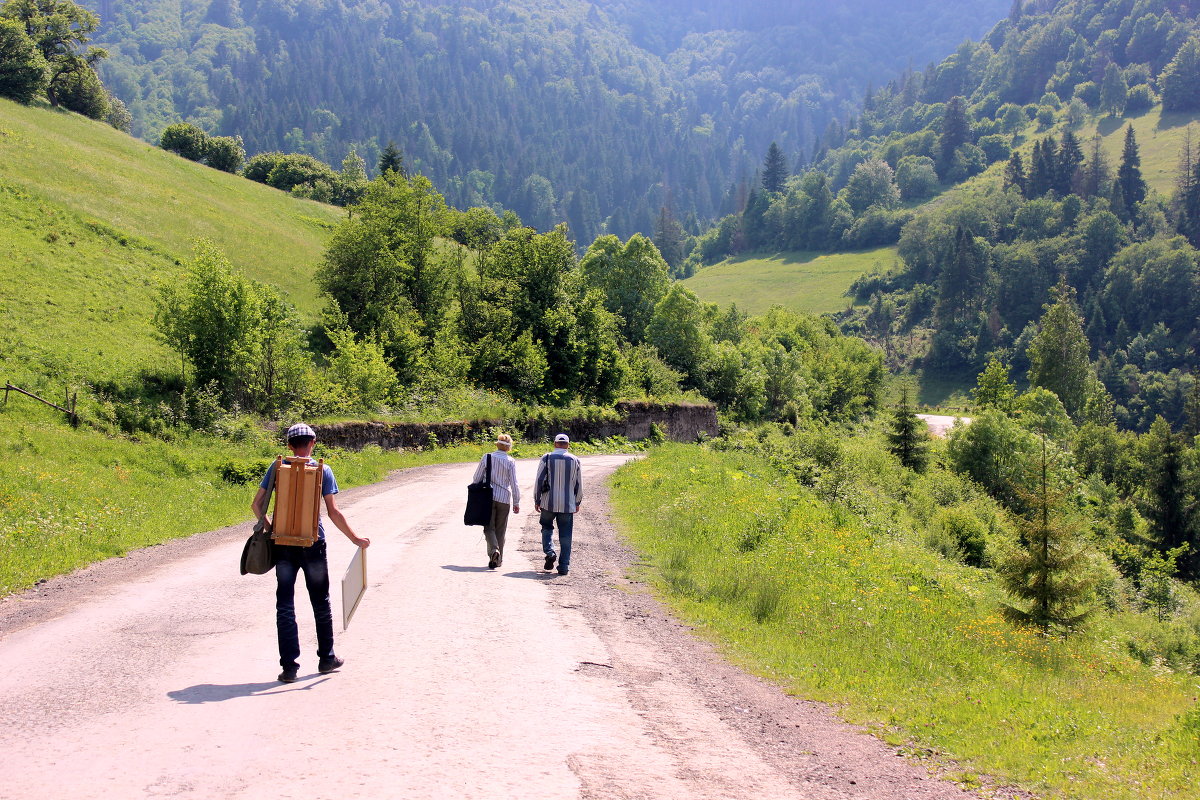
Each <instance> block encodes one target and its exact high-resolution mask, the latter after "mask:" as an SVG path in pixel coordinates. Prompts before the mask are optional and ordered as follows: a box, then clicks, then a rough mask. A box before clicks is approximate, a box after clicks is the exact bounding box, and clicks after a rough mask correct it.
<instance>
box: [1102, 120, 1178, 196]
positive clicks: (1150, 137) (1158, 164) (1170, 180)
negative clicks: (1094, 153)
mask: <svg viewBox="0 0 1200 800" xmlns="http://www.w3.org/2000/svg"><path fill="white" fill-rule="evenodd" d="M1197 119H1200V117H1198V116H1197V115H1195V114H1164V113H1162V107H1161V106H1155V107H1154V108H1153V109H1152V110H1151V111H1148V112H1146V113H1145V114H1143V115H1141V116H1140V117H1132V118H1126V119H1112V118H1105V119H1100V120H1098V121H1096V122H1094V123H1092V124H1090V125H1088V126H1086V127H1085V128H1084V129H1083V130H1081V131H1080V132H1079V139H1080V141H1081V142H1082V143H1083V144H1084V145H1085V148H1084V149H1085V152H1090V151H1088V150H1087V147H1086V144H1087V142H1088V141H1089V140H1090V139H1091V138H1092V136H1094V135H1095V134H1096V132H1097V131H1098V132H1099V133H1100V135H1101V136H1102V137H1104V154H1105V155H1106V156H1107V157H1108V161H1109V164H1110V165H1112V166H1113V167H1114V169H1115V167H1116V165H1117V164H1119V163H1120V162H1121V148H1122V147H1123V146H1124V144H1125V126H1126V125H1130V124H1132V125H1133V134H1134V136H1135V137H1136V139H1137V143H1138V154H1139V155H1140V156H1141V158H1142V177H1143V178H1145V179H1146V183H1147V184H1148V185H1149V186H1150V187H1151V188H1153V189H1154V190H1155V191H1157V192H1158V193H1159V194H1161V195H1163V196H1164V197H1170V196H1171V195H1172V194H1174V192H1175V173H1176V172H1177V171H1178V170H1179V154H1180V151H1181V150H1182V149H1183V142H1184V137H1185V136H1186V135H1187V129H1188V126H1189V125H1191V124H1193V123H1195V122H1196V121H1197ZM1198 135H1200V132H1198V131H1196V130H1193V138H1192V142H1193V146H1194V145H1195V143H1196V142H1197V141H1200V140H1198V139H1197V138H1196V136H1198Z"/></svg>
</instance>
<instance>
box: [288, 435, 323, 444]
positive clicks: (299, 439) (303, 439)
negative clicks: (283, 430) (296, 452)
mask: <svg viewBox="0 0 1200 800" xmlns="http://www.w3.org/2000/svg"><path fill="white" fill-rule="evenodd" d="M316 440H317V437H315V436H293V437H292V438H291V439H288V441H287V443H288V446H289V447H303V446H304V445H306V444H310V443H312V442H315V441H316Z"/></svg>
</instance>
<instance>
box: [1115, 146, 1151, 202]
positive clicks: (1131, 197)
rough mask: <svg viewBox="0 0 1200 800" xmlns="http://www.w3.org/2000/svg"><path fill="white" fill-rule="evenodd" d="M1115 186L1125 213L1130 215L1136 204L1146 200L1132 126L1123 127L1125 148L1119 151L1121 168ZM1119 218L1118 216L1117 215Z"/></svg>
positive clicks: (1118, 170) (1144, 185)
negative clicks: (1119, 193)
mask: <svg viewBox="0 0 1200 800" xmlns="http://www.w3.org/2000/svg"><path fill="white" fill-rule="evenodd" d="M1117 186H1118V187H1119V189H1120V192H1121V202H1122V203H1123V205H1124V206H1125V209H1126V213H1128V214H1130V215H1132V214H1133V212H1134V209H1135V208H1136V207H1137V204H1138V203H1140V202H1142V201H1143V200H1145V199H1146V181H1145V180H1143V179H1142V158H1141V156H1139V155H1138V146H1137V139H1136V137H1135V136H1134V134H1133V125H1126V126H1125V146H1124V147H1123V148H1122V149H1121V166H1120V167H1118V168H1117ZM1118 216H1119V215H1118Z"/></svg>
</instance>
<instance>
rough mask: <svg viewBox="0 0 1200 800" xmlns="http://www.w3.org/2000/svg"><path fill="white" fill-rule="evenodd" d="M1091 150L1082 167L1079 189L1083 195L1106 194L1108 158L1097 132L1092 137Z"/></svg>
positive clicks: (1098, 195) (1108, 176)
mask: <svg viewBox="0 0 1200 800" xmlns="http://www.w3.org/2000/svg"><path fill="white" fill-rule="evenodd" d="M1091 150H1092V152H1091V154H1090V155H1089V156H1088V159H1087V163H1086V164H1085V165H1084V167H1083V175H1082V177H1081V181H1080V191H1082V192H1083V196H1084V197H1100V196H1103V195H1105V194H1106V192H1105V187H1106V186H1107V185H1108V181H1109V178H1110V173H1109V166H1108V158H1107V157H1106V156H1105V155H1104V139H1103V138H1101V137H1100V135H1099V134H1097V135H1096V136H1093V137H1092V148H1091Z"/></svg>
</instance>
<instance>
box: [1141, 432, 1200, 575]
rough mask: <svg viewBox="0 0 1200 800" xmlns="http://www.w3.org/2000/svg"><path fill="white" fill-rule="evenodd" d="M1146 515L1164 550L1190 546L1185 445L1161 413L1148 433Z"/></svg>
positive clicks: (1191, 572) (1191, 565) (1191, 568)
mask: <svg viewBox="0 0 1200 800" xmlns="http://www.w3.org/2000/svg"><path fill="white" fill-rule="evenodd" d="M1146 439H1147V447H1146V471H1147V473H1148V475H1147V477H1148V481H1147V484H1148V485H1147V487H1146V501H1147V502H1146V516H1147V518H1148V519H1149V520H1150V522H1151V524H1152V525H1153V526H1154V529H1155V532H1156V533H1157V534H1158V537H1159V544H1160V546H1161V547H1162V549H1164V550H1173V549H1175V548H1176V547H1179V546H1180V545H1184V544H1187V545H1191V544H1193V542H1194V539H1195V536H1194V534H1193V532H1192V524H1191V523H1192V520H1191V517H1192V508H1191V498H1190V497H1189V496H1188V495H1189V492H1188V489H1187V485H1186V481H1185V480H1184V465H1183V448H1182V447H1181V446H1180V442H1179V437H1178V436H1176V435H1175V433H1174V431H1172V430H1171V426H1170V425H1169V424H1167V421H1166V420H1165V419H1163V418H1162V416H1161V415H1160V416H1158V417H1155V419H1154V422H1153V423H1152V424H1151V425H1150V431H1149V433H1147V434H1146ZM1186 563H1188V564H1189V566H1188V567H1186V568H1185V569H1186V571H1187V573H1188V577H1194V565H1195V563H1196V559H1195V558H1194V557H1192V558H1189V559H1188V560H1187V562H1186Z"/></svg>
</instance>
